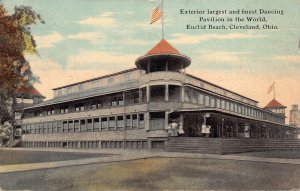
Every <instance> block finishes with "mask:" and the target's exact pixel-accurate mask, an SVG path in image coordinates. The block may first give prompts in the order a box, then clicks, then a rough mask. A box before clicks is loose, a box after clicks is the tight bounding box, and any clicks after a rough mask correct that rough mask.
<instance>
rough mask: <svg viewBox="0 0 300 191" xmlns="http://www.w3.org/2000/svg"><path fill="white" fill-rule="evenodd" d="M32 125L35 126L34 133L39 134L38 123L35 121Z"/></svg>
mask: <svg viewBox="0 0 300 191" xmlns="http://www.w3.org/2000/svg"><path fill="white" fill-rule="evenodd" d="M34 126H35V133H36V134H39V133H40V131H39V124H38V123H36V124H35V125H34Z"/></svg>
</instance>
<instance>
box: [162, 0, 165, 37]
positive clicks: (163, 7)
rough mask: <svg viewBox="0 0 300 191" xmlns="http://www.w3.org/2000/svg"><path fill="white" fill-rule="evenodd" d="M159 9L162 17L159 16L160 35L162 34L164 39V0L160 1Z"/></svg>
mask: <svg viewBox="0 0 300 191" xmlns="http://www.w3.org/2000/svg"><path fill="white" fill-rule="evenodd" d="M161 9H162V17H161V35H162V39H164V36H165V35H164V14H165V11H164V0H162V1H161Z"/></svg>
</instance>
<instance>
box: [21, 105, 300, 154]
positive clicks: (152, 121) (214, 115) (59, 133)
mask: <svg viewBox="0 0 300 191" xmlns="http://www.w3.org/2000/svg"><path fill="white" fill-rule="evenodd" d="M171 123H176V127H175V128H173V129H172V128H171V129H170V124H171ZM203 125H204V126H206V127H207V126H209V127H210V132H209V133H208V134H206V135H205V137H209V138H211V139H213V138H224V139H226V138H230V139H232V138H234V139H296V138H297V131H296V129H295V128H292V127H289V126H286V125H283V124H276V123H271V122H267V121H259V120H255V119H250V118H245V117H242V116H238V115H234V114H231V113H226V112H224V111H220V110H211V109H201V110H192V109H191V110H182V111H180V110H177V111H172V110H162V111H144V112H134V113H123V114H114V115H105V116H93V117H84V118H79V117H77V118H74V119H71V118H70V119H65V120H52V121H47V122H35V123H31V124H23V125H22V136H21V139H22V146H24V147H56V148H128V149H151V148H164V147H165V146H166V145H167V144H168V142H169V140H170V138H171V137H174V136H182V137H202V136H204V135H203V130H202V128H203ZM179 126H182V127H180V128H182V129H183V132H181V133H180V134H178V132H179V130H178V129H179Z"/></svg>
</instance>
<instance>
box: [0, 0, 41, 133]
mask: <svg viewBox="0 0 300 191" xmlns="http://www.w3.org/2000/svg"><path fill="white" fill-rule="evenodd" d="M37 23H44V20H43V19H42V18H41V16H40V15H39V14H37V13H36V12H35V11H33V10H32V8H31V7H28V6H16V7H15V9H14V13H13V14H11V15H10V14H8V12H7V10H6V9H5V8H4V5H3V3H1V2H0V119H1V120H0V125H1V124H3V123H4V122H5V121H8V120H9V121H11V122H12V120H13V112H12V111H13V110H14V105H15V104H14V103H15V95H16V93H17V92H18V90H19V89H20V88H23V87H24V86H27V85H29V83H32V82H36V81H38V78H37V77H35V76H34V75H33V74H32V72H31V71H30V67H29V68H28V69H27V70H25V71H24V70H23V71H22V68H24V66H25V65H26V64H29V63H28V62H27V61H26V58H25V55H26V54H38V52H37V50H36V42H35V40H34V38H33V35H32V34H31V27H30V26H32V25H34V24H37ZM2 127H3V125H2ZM0 130H1V127H0ZM1 131H3V130H1Z"/></svg>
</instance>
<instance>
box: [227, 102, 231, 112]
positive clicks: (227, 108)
mask: <svg viewBox="0 0 300 191" xmlns="http://www.w3.org/2000/svg"><path fill="white" fill-rule="evenodd" d="M229 109H230V107H229V102H228V101H226V110H228V111H229Z"/></svg>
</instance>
